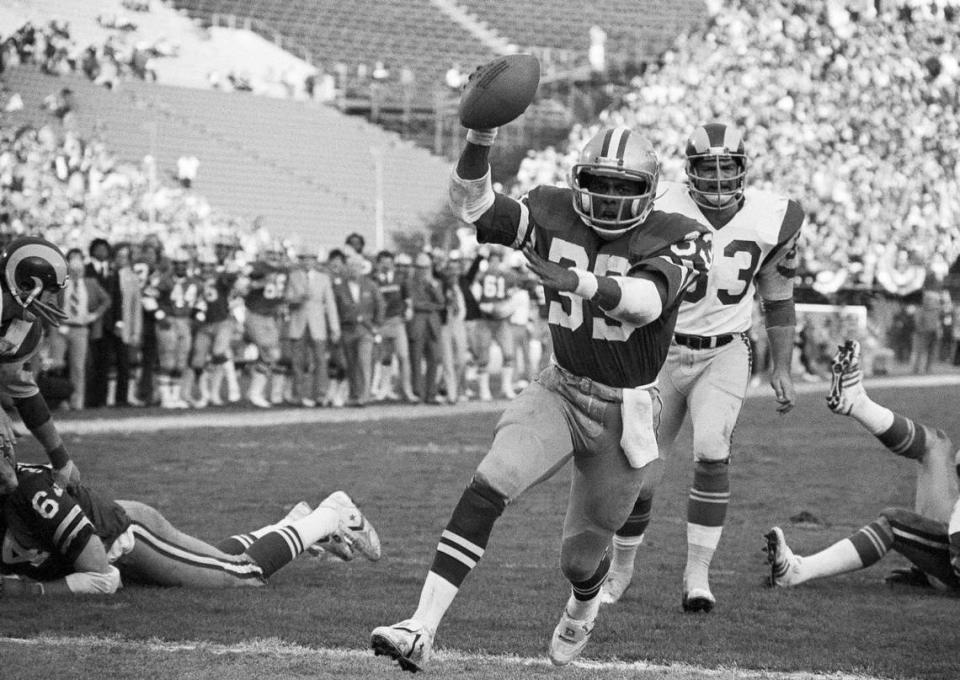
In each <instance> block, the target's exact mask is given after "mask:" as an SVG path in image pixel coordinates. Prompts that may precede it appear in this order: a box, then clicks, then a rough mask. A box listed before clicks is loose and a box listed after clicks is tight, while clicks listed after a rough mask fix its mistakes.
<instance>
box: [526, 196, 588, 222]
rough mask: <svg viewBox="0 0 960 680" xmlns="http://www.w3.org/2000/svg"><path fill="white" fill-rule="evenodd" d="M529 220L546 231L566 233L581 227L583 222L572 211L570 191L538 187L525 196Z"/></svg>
mask: <svg viewBox="0 0 960 680" xmlns="http://www.w3.org/2000/svg"><path fill="white" fill-rule="evenodd" d="M526 201H527V207H528V208H529V209H530V220H531V222H533V223H534V224H536V225H537V226H539V227H541V228H542V229H546V230H548V231H567V230H569V229H570V228H571V227H582V226H585V225H584V224H583V220H581V219H580V216H579V215H578V214H577V213H576V212H575V211H574V209H573V198H572V197H571V195H570V189H566V188H564V187H551V186H538V187H535V188H533V189H531V190H530V193H528V194H527V198H526Z"/></svg>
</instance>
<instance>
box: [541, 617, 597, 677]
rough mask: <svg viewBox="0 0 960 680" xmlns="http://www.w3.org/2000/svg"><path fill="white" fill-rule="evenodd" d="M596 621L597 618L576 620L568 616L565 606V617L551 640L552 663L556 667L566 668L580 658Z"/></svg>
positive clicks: (561, 619) (555, 629) (561, 618)
mask: <svg viewBox="0 0 960 680" xmlns="http://www.w3.org/2000/svg"><path fill="white" fill-rule="evenodd" d="M595 621H596V617H594V618H591V619H589V620H587V621H580V620H579V619H575V618H573V617H571V616H570V615H569V614H567V608H566V606H564V608H563V616H561V617H560V623H558V624H557V627H556V628H554V629H553V637H552V638H551V639H550V662H551V663H552V664H553V665H554V666H566V665H567V664H568V663H570V662H571V661H573V660H574V659H576V658H577V657H578V656H580V652H582V651H583V648H584V647H586V646H587V643H588V642H589V641H590V634H591V633H593V625H594V622H595Z"/></svg>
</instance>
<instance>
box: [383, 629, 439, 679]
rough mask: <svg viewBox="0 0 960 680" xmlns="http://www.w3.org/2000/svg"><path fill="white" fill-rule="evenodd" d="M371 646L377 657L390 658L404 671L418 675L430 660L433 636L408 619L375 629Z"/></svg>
mask: <svg viewBox="0 0 960 680" xmlns="http://www.w3.org/2000/svg"><path fill="white" fill-rule="evenodd" d="M370 646H371V647H372V648H373V653H374V654H375V655H376V656H389V657H390V658H391V659H393V660H394V661H396V662H397V663H398V664H400V668H401V669H402V670H405V671H410V672H411V673H416V672H417V671H419V670H423V667H424V665H426V663H427V661H429V660H430V653H431V651H432V650H433V634H432V633H431V632H430V631H429V630H428V629H427V627H426V626H424V625H423V624H422V623H420V622H419V621H417V620H416V619H407V620H406V621H401V622H400V623H395V624H393V625H392V626H380V627H379V628H374V629H373V632H372V633H370Z"/></svg>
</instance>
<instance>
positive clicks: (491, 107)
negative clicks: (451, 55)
mask: <svg viewBox="0 0 960 680" xmlns="http://www.w3.org/2000/svg"><path fill="white" fill-rule="evenodd" d="M539 85H540V60H539V59H537V58H536V57H535V56H533V55H532V54H510V55H507V56H504V57H498V58H496V59H494V60H493V61H490V62H487V63H486V64H484V65H483V66H480V67H478V68H477V70H476V71H474V72H473V73H472V74H471V75H470V79H469V80H468V81H467V84H466V86H465V87H464V89H463V92H462V93H461V95H460V123H461V124H462V125H463V127H465V128H469V129H472V130H482V129H486V128H495V127H500V126H501V125H506V124H507V123H509V122H510V121H511V120H513V119H514V118H516V117H517V116H519V115H520V114H521V113H523V112H524V110H526V108H527V106H529V105H530V102H532V101H533V98H534V96H535V95H536V94H537V86H539Z"/></svg>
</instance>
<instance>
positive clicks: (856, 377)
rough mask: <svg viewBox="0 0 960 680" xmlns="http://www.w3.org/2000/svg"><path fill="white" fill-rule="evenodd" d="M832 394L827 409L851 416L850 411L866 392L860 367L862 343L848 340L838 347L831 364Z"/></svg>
mask: <svg viewBox="0 0 960 680" xmlns="http://www.w3.org/2000/svg"><path fill="white" fill-rule="evenodd" d="M830 371H831V377H830V392H829V393H828V394H827V408H829V409H830V410H831V411H833V412H834V413H836V414H837V415H841V416H848V415H850V410H851V409H852V408H853V405H854V404H855V403H856V402H857V400H858V399H859V398H860V397H862V396H863V395H864V394H866V392H864V390H863V369H862V368H861V366H860V343H859V342H857V341H856V340H847V341H846V342H845V343H843V344H842V345H840V346H839V347H837V353H836V354H834V355H833V360H832V361H831V362H830Z"/></svg>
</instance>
